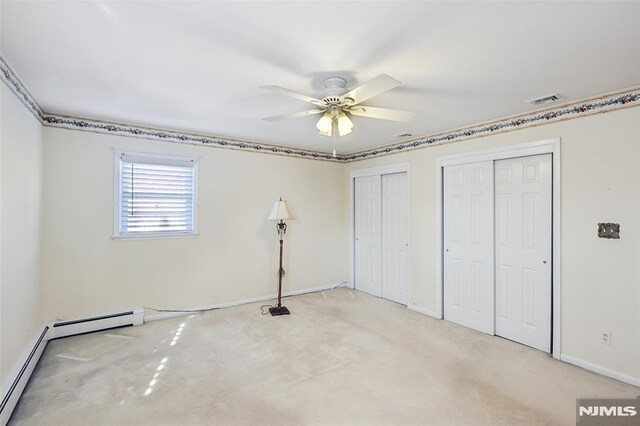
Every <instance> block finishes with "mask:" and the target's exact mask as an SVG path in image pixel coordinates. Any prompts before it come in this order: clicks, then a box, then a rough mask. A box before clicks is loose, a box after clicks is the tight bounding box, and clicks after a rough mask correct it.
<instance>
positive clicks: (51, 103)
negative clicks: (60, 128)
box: [0, 1, 640, 153]
mask: <svg viewBox="0 0 640 426" xmlns="http://www.w3.org/2000/svg"><path fill="white" fill-rule="evenodd" d="M1 19H2V22H1V24H2V25H1V27H2V29H1V36H2V40H1V44H0V46H1V48H0V52H1V55H2V56H3V57H4V58H5V60H6V61H7V62H8V63H9V65H10V66H11V67H12V68H13V69H14V71H15V72H16V74H17V75H18V76H19V77H20V79H21V80H22V81H23V83H24V84H25V85H26V86H27V88H28V89H29V90H30V91H31V93H32V95H33V96H34V97H35V99H36V100H37V101H38V103H39V104H40V106H41V107H42V108H43V109H44V110H45V111H47V112H52V113H61V114H67V115H73V116H81V117H89V118H97V119H103V120H112V121H118V122H124V123H131V124H139V125H146V126H152V127H159V128H165V129H174V130H183V131H189V132H196V133H204V134H208V135H213V136H220V137H230V138H239V139H247V140H254V141H260V142H266V143H272V144H278V145H287V146H294V147H299V148H305V149H312V150H318V151H330V150H331V139H330V138H327V137H324V136H320V135H318V134H317V133H316V131H315V122H316V121H317V119H318V117H317V116H311V117H304V118H298V119H292V120H288V121H282V122H265V121H263V120H261V117H266V116H271V115H277V114H282V113H287V112H294V111H303V110H307V109H312V108H313V106H312V105H310V104H306V103H304V102H301V101H298V100H295V99H290V98H287V97H284V96H279V95H276V94H272V93H270V92H268V91H266V90H263V89H260V88H259V86H261V85H268V84H275V85H280V86H284V87H286V88H289V89H292V90H295V91H299V92H302V93H305V94H308V95H311V96H315V97H322V96H323V93H322V89H323V86H322V81H323V79H324V78H325V77H328V76H340V77H344V78H345V79H346V80H347V83H348V86H349V87H352V86H354V85H357V84H360V83H363V82H365V81H367V80H369V79H371V78H373V77H375V76H376V75H378V74H380V73H386V74H389V75H391V76H392V77H394V78H396V79H399V80H400V81H402V82H403V83H404V85H403V86H401V87H399V88H396V89H393V90H392V91H390V92H387V93H385V94H382V95H380V96H378V97H375V98H372V99H371V100H370V101H367V102H365V103H366V104H369V105H373V106H381V107H388V108H398V109H408V110H412V111H415V112H416V113H417V114H416V117H415V118H414V119H413V121H412V122H410V123H408V124H404V123H395V122H388V121H382V120H373V119H367V118H362V117H355V118H354V119H353V121H354V124H355V126H354V130H353V133H352V134H350V135H348V136H345V137H341V138H339V139H338V151H339V152H343V153H346V152H353V151H359V150H363V149H366V148H370V147H375V146H380V145H385V144H389V143H393V142H399V141H401V139H399V138H395V137H394V135H396V134H399V133H403V132H409V133H412V134H413V135H414V136H424V135H428V134H433V133H437V132H441V131H445V130H450V129H454V128H457V127H461V126H466V125H471V124H475V123H478V122H481V121H486V120H489V119H495V118H500V117H504V116H508V115H512V114H516V113H522V112H527V111H531V110H534V109H536V107H534V106H532V105H530V104H527V103H526V101H527V100H529V99H531V98H535V97H538V96H541V95H546V94H549V93H553V92H559V93H560V94H562V95H563V96H564V98H565V101H571V100H577V99H581V98H585V97H589V96H593V95H598V94H602V93H606V92H611V91H615V90H619V89H624V88H628V87H632V86H637V85H639V84H640V72H639V70H640V30H639V29H638V28H639V27H638V22H639V21H640V2H588V3H585V2H562V3H559V2H530V3H522V2H518V3H515V2H514V3H507V2H497V3H478V2H472V3H461V2H455V3H452V2H391V1H388V2H376V3H365V2H352V3H351V2H319V1H318V2H282V3H276V2H266V1H262V2H62V1H48V2H24V1H2V11H1ZM309 107H312V108H309Z"/></svg>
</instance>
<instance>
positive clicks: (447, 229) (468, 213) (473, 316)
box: [443, 161, 495, 334]
mask: <svg viewBox="0 0 640 426" xmlns="http://www.w3.org/2000/svg"><path fill="white" fill-rule="evenodd" d="M443 185H444V188H443V189H444V209H443V218H444V235H443V238H444V318H445V319H446V320H449V321H452V322H455V323H458V324H461V325H464V326H467V327H470V328H474V329H476V330H479V331H482V332H485V333H489V334H494V322H495V310H494V273H493V272H494V253H493V248H494V231H493V226H494V215H493V209H494V202H493V192H494V188H493V186H494V184H493V161H485V162H478V163H470V164H463V165H456V166H448V167H445V168H444V177H443Z"/></svg>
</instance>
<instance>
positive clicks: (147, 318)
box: [144, 282, 349, 322]
mask: <svg viewBox="0 0 640 426" xmlns="http://www.w3.org/2000/svg"><path fill="white" fill-rule="evenodd" d="M348 284H349V283H348V282H343V283H341V284H331V285H324V286H320V287H313V288H305V289H303V290H293V291H287V292H284V293H282V297H289V296H298V295H301V294H308V293H317V292H319V291H326V290H331V289H333V288H336V287H338V286H344V287H347V288H349V287H348ZM277 297H278V295H277V294H272V295H269V296H260V297H253V298H251V299H242V300H236V301H233V302H225V303H218V304H215V305H209V306H201V307H198V308H185V309H184V310H186V311H198V310H206V309H219V308H230V307H232V306H239V305H246V304H248V303H256V302H265V301H267V300H273V299H276V298H277ZM193 313H194V312H158V313H155V314H150V315H145V316H144V321H145V322H147V321H157V320H162V319H167V318H173V317H179V316H182V315H189V314H193Z"/></svg>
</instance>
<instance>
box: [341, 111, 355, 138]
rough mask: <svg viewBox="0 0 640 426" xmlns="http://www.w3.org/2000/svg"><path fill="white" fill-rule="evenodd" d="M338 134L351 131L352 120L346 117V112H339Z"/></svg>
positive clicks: (345, 133) (343, 134) (346, 133)
mask: <svg viewBox="0 0 640 426" xmlns="http://www.w3.org/2000/svg"><path fill="white" fill-rule="evenodd" d="M337 120H338V134H339V135H340V136H345V135H348V134H349V133H351V131H352V130H353V122H352V121H351V120H350V119H349V117H347V114H345V113H344V112H341V113H340V115H338V119H337Z"/></svg>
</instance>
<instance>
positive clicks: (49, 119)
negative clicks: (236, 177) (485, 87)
mask: <svg viewBox="0 0 640 426" xmlns="http://www.w3.org/2000/svg"><path fill="white" fill-rule="evenodd" d="M0 79H2V81H4V82H5V83H6V84H7V86H8V87H9V89H11V91H12V92H13V93H14V94H15V95H16V96H17V97H18V99H20V101H22V103H23V104H24V105H25V106H26V107H27V108H28V109H29V110H30V111H31V112H32V113H33V114H34V115H35V116H36V118H37V119H38V120H39V121H40V122H41V123H43V124H44V125H46V126H51V127H62V128H67V129H75V130H84V131H92V132H97V133H106V134H117V135H122V136H133V137H139V138H145V139H154V140H160V141H168V142H177V143H187V144H193V145H204V146H213V147H218V148H227V149H237V150H243V151H251V152H262V153H267V154H276V155H286V156H291V157H298V158H308V159H312V160H324V161H337V162H352V161H359V160H365V159H368V158H374V157H379V156H383V155H389V154H395V153H398V152H404V151H410V150H414V149H419V148H425V147H428V146H433V145H439V144H443V143H449V142H455V141H461V140H465V139H470V138H477V137H481V136H487V135H490V134H494V133H501V132H505V131H511V130H516V129H520V128H525V127H531V126H536V125H539V124H544V123H549V122H554V121H560V120H566V119H570V118H575V117H580V116H585V115H590V114H594V113H599V112H606V111H612V110H616V109H620V108H625V107H630V106H637V105H640V88H636V89H632V90H628V91H626V92H620V93H616V94H611V95H605V96H598V97H594V98H590V99H587V100H583V101H579V102H575V103H572V104H569V105H561V106H557V107H551V108H549V109H546V110H541V111H535V112H532V113H526V114H522V115H518V116H514V117H509V118H505V119H500V120H495V121H492V122H487V123H483V124H479V125H475V126H471V127H467V128H463V129H457V130H453V131H449V132H444V133H440V134H437V135H432V136H425V137H420V138H416V139H412V140H409V141H404V142H400V143H396V144H392V145H387V146H382V147H378V148H372V149H367V150H364V151H360V152H355V153H350V154H338V155H337V156H336V157H333V155H332V154H331V153H327V152H318V151H310V150H305V149H301V148H291V147H285V146H278V145H269V144H263V143H258V142H250V141H242V140H236V139H229V138H220V137H215V136H205V135H196V134H190V133H184V132H177V131H170V130H161V129H154V128H148V127H140V126H132V125H128V124H120V123H112V122H105V121H99V120H91V119H84V118H77V117H66V116H62V115H56V114H49V113H47V112H45V111H43V110H42V109H41V108H40V106H39V105H38V103H37V102H36V101H35V99H34V98H33V96H31V94H30V93H29V91H28V90H27V89H26V87H25V86H24V85H23V84H22V82H21V81H20V79H19V78H18V77H17V76H16V75H15V73H14V72H13V71H12V70H11V68H10V67H9V66H8V65H7V63H6V62H5V61H4V59H3V58H2V57H0Z"/></svg>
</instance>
